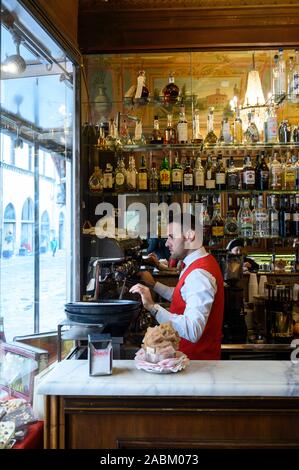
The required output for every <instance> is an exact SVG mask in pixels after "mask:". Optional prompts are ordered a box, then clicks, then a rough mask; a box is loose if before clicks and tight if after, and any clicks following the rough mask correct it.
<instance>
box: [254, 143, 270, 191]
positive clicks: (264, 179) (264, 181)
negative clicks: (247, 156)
mask: <svg viewBox="0 0 299 470" xmlns="http://www.w3.org/2000/svg"><path fill="white" fill-rule="evenodd" d="M269 174H270V171H269V168H268V165H267V163H266V155H265V152H264V151H262V152H261V157H260V160H259V163H258V165H257V167H256V171H255V181H256V182H255V185H256V189H258V190H261V191H264V190H267V189H269Z"/></svg>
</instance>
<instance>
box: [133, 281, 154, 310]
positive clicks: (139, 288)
mask: <svg viewBox="0 0 299 470" xmlns="http://www.w3.org/2000/svg"><path fill="white" fill-rule="evenodd" d="M130 292H132V294H135V293H137V294H140V295H141V300H142V303H143V306H144V308H145V309H146V310H150V309H151V308H152V307H153V306H154V301H153V299H152V295H151V291H150V290H149V288H148V287H146V286H144V285H142V284H135V286H133V287H131V289H130Z"/></svg>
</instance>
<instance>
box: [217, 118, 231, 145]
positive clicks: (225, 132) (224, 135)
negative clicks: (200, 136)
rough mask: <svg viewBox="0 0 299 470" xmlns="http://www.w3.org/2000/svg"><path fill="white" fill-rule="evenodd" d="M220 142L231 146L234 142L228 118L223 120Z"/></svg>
mask: <svg viewBox="0 0 299 470" xmlns="http://www.w3.org/2000/svg"><path fill="white" fill-rule="evenodd" d="M219 142H222V143H225V144H230V143H231V142H232V135H231V132H230V124H229V122H228V118H224V119H223V120H222V123H221V132H220V136H219Z"/></svg>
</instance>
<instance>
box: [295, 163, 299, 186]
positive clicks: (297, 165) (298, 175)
mask: <svg viewBox="0 0 299 470" xmlns="http://www.w3.org/2000/svg"><path fill="white" fill-rule="evenodd" d="M295 158H296V157H295ZM295 168H296V189H299V158H297V159H296V162H295Z"/></svg>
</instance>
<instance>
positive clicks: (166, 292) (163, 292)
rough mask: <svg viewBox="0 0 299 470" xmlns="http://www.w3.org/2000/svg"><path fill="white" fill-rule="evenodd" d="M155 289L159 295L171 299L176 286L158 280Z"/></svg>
mask: <svg viewBox="0 0 299 470" xmlns="http://www.w3.org/2000/svg"><path fill="white" fill-rule="evenodd" d="M153 289H154V291H155V292H156V293H157V294H158V295H160V296H161V297H163V299H166V300H169V301H171V299H172V295H173V291H174V287H169V286H165V284H162V283H161V282H156V283H155V285H154V287H153Z"/></svg>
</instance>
